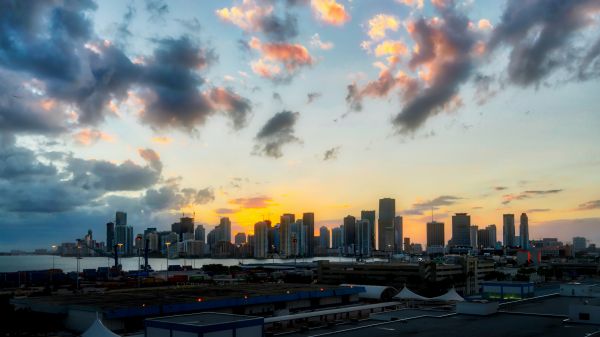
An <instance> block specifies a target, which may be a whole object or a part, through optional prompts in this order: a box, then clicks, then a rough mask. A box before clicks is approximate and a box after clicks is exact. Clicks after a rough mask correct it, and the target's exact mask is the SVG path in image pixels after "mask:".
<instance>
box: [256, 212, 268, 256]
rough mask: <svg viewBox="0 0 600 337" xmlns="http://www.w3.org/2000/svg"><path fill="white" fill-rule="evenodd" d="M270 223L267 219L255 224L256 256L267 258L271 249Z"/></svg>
mask: <svg viewBox="0 0 600 337" xmlns="http://www.w3.org/2000/svg"><path fill="white" fill-rule="evenodd" d="M269 227H270V226H269V224H268V223H267V222H266V221H261V222H257V223H255V224H254V257H255V258H258V259H262V258H266V257H267V254H268V251H269Z"/></svg>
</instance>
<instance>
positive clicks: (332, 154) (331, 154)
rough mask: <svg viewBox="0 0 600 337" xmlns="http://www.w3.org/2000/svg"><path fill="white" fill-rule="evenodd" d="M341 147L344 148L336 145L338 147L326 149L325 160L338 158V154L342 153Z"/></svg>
mask: <svg viewBox="0 0 600 337" xmlns="http://www.w3.org/2000/svg"><path fill="white" fill-rule="evenodd" d="M341 148H342V147H341V146H336V147H332V148H331V149H329V150H327V151H325V153H324V154H323V160H324V161H327V160H334V159H337V157H338V155H339V154H340V149H341Z"/></svg>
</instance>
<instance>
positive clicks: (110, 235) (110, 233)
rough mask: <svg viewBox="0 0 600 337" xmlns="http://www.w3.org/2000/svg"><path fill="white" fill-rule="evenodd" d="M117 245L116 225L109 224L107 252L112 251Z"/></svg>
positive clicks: (107, 229) (107, 227)
mask: <svg viewBox="0 0 600 337" xmlns="http://www.w3.org/2000/svg"><path fill="white" fill-rule="evenodd" d="M114 245H115V224H114V223H112V222H109V223H107V224H106V250H107V251H109V252H110V251H112V249H113V246H114Z"/></svg>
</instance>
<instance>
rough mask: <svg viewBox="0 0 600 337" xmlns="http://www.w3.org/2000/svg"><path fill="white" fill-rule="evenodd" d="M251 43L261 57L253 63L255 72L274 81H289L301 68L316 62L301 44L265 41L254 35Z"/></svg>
mask: <svg viewBox="0 0 600 337" xmlns="http://www.w3.org/2000/svg"><path fill="white" fill-rule="evenodd" d="M249 45H250V47H251V48H252V49H253V50H256V51H258V52H259V53H260V58H259V59H258V60H257V61H254V62H253V63H252V70H253V71H254V73H256V74H257V75H259V76H262V77H266V78H269V79H271V80H274V81H287V80H289V79H291V77H293V76H294V75H295V74H296V73H297V72H298V70H299V69H300V68H303V67H307V66H311V65H312V64H313V63H314V59H313V58H312V56H311V55H310V53H309V52H308V50H307V49H306V48H305V47H304V46H303V45H301V44H296V43H285V42H273V43H269V42H267V43H263V42H261V41H260V40H259V39H258V38H256V37H253V38H252V39H251V40H250V43H249Z"/></svg>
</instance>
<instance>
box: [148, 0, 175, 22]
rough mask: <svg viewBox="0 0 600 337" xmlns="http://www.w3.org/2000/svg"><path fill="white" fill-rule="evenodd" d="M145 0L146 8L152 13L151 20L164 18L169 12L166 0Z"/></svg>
mask: <svg viewBox="0 0 600 337" xmlns="http://www.w3.org/2000/svg"><path fill="white" fill-rule="evenodd" d="M145 2H146V10H147V11H148V13H149V14H150V20H152V21H156V20H159V19H163V18H164V16H165V15H167V14H169V5H167V4H166V3H165V2H164V0H145Z"/></svg>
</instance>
